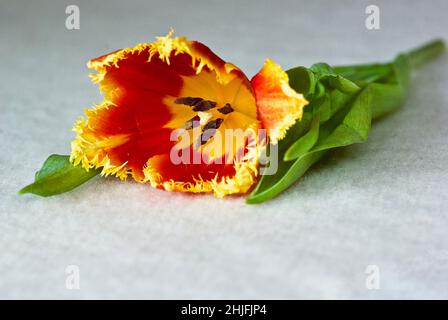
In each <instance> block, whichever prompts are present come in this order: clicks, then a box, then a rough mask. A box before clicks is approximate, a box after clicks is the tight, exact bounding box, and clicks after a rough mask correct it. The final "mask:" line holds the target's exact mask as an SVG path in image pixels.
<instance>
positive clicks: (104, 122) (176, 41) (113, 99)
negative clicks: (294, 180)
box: [71, 32, 307, 197]
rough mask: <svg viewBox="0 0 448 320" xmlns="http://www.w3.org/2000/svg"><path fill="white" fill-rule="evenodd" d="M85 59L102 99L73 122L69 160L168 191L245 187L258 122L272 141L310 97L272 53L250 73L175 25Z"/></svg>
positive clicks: (253, 172)
mask: <svg viewBox="0 0 448 320" xmlns="http://www.w3.org/2000/svg"><path fill="white" fill-rule="evenodd" d="M88 67H89V68H92V69H94V70H96V73H95V74H93V75H92V79H93V81H94V82H96V83H98V84H99V85H100V89H101V91H102V92H103V93H104V101H103V102H102V103H101V104H99V105H97V106H95V107H94V108H93V109H90V110H86V117H85V118H84V117H83V118H80V119H79V120H78V121H77V122H76V124H75V127H74V131H75V132H76V133H77V136H76V139H75V140H74V141H73V142H72V152H71V161H72V162H73V163H74V164H75V165H78V164H80V165H82V166H83V167H84V168H86V169H90V168H102V174H103V175H116V176H117V177H119V178H120V179H126V178H127V177H128V176H132V177H133V178H134V179H135V180H136V181H138V182H150V183H151V185H152V186H154V187H158V188H163V189H165V190H169V191H190V192H214V194H215V195H216V196H219V197H222V196H225V195H228V194H234V193H244V192H247V191H248V190H249V189H250V188H251V187H252V185H253V184H254V183H255V182H256V180H257V175H258V156H259V150H260V148H262V147H263V146H264V144H265V141H264V139H263V137H262V136H260V134H259V129H262V128H263V129H266V130H267V131H268V134H269V137H270V139H271V142H274V143H276V142H277V141H278V140H279V139H281V138H282V137H283V136H284V134H285V132H286V130H287V129H288V128H289V127H290V126H291V125H292V124H294V122H295V121H296V120H297V119H299V118H300V117H301V114H302V108H303V107H304V106H305V105H306V104H307V102H306V100H305V99H304V98H303V96H302V95H301V94H298V93H296V92H295V91H294V90H293V89H291V88H290V87H289V84H288V77H287V75H286V73H285V72H284V71H283V70H282V69H281V68H280V67H279V66H278V65H276V64H275V63H273V62H272V61H270V60H267V62H266V64H265V66H264V67H263V69H262V70H261V71H260V73H258V74H257V75H256V76H255V77H254V78H253V79H252V81H249V80H248V78H247V77H246V76H245V75H244V73H243V72H242V71H241V70H240V69H239V68H237V67H236V66H235V65H233V64H231V63H228V62H225V61H223V60H222V59H221V58H219V57H218V56H216V55H215V54H214V53H213V52H212V51H211V50H210V49H209V48H208V47H206V46H205V45H203V44H201V43H199V42H196V41H188V40H187V39H186V38H184V37H179V38H173V36H172V32H170V33H169V34H168V35H167V36H165V37H158V38H157V40H156V41H155V42H153V43H145V44H139V45H137V46H136V47H134V48H127V49H123V50H119V51H115V52H113V53H110V54H107V55H104V56H101V57H99V58H96V59H93V60H91V61H89V62H88ZM235 132H237V133H238V134H235ZM229 142H230V143H229Z"/></svg>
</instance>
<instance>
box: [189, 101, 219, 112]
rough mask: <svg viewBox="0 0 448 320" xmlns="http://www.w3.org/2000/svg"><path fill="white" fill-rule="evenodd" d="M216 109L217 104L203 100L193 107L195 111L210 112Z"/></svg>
mask: <svg viewBox="0 0 448 320" xmlns="http://www.w3.org/2000/svg"><path fill="white" fill-rule="evenodd" d="M214 107H216V102H214V101H210V100H202V101H201V102H199V103H197V104H195V105H194V107H193V111H208V110H210V109H212V108H214Z"/></svg>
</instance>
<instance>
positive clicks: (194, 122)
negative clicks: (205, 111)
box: [184, 116, 201, 130]
mask: <svg viewBox="0 0 448 320" xmlns="http://www.w3.org/2000/svg"><path fill="white" fill-rule="evenodd" d="M200 121H201V118H199V116H194V117H193V118H191V119H190V120H188V121H187V122H185V125H184V129H185V130H190V129H193V128H196V127H198V126H199V124H200Z"/></svg>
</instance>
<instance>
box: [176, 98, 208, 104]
mask: <svg viewBox="0 0 448 320" xmlns="http://www.w3.org/2000/svg"><path fill="white" fill-rule="evenodd" d="M202 100H203V99H202V98H192V97H180V98H177V99H176V100H174V103H177V104H184V105H187V106H194V105H195V104H196V103H198V102H201V101H202Z"/></svg>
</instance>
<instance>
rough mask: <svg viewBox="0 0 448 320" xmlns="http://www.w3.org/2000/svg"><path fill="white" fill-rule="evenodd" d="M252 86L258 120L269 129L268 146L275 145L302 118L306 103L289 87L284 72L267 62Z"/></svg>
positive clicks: (300, 95)
mask: <svg viewBox="0 0 448 320" xmlns="http://www.w3.org/2000/svg"><path fill="white" fill-rule="evenodd" d="M251 83H252V87H253V89H254V92H255V96H256V100H257V110H258V117H259V119H260V120H261V122H262V125H263V127H264V128H265V129H267V130H268V135H269V138H270V141H271V143H273V144H276V143H277V142H278V141H279V140H281V139H283V138H284V137H285V135H286V132H287V130H288V129H289V128H290V127H291V126H292V125H293V124H294V123H295V122H296V121H297V120H299V119H301V118H302V113H303V107H304V106H306V105H307V104H308V101H306V100H305V98H304V97H303V95H302V94H300V93H297V92H296V91H294V89H292V88H291V87H290V86H289V78H288V75H287V74H286V72H285V71H283V69H282V68H281V67H280V66H279V65H278V64H276V63H274V62H273V61H271V60H269V59H266V62H265V64H264V66H263V68H262V69H261V70H260V71H259V72H258V73H257V74H256V75H255V76H254V77H253V78H252V80H251Z"/></svg>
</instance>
